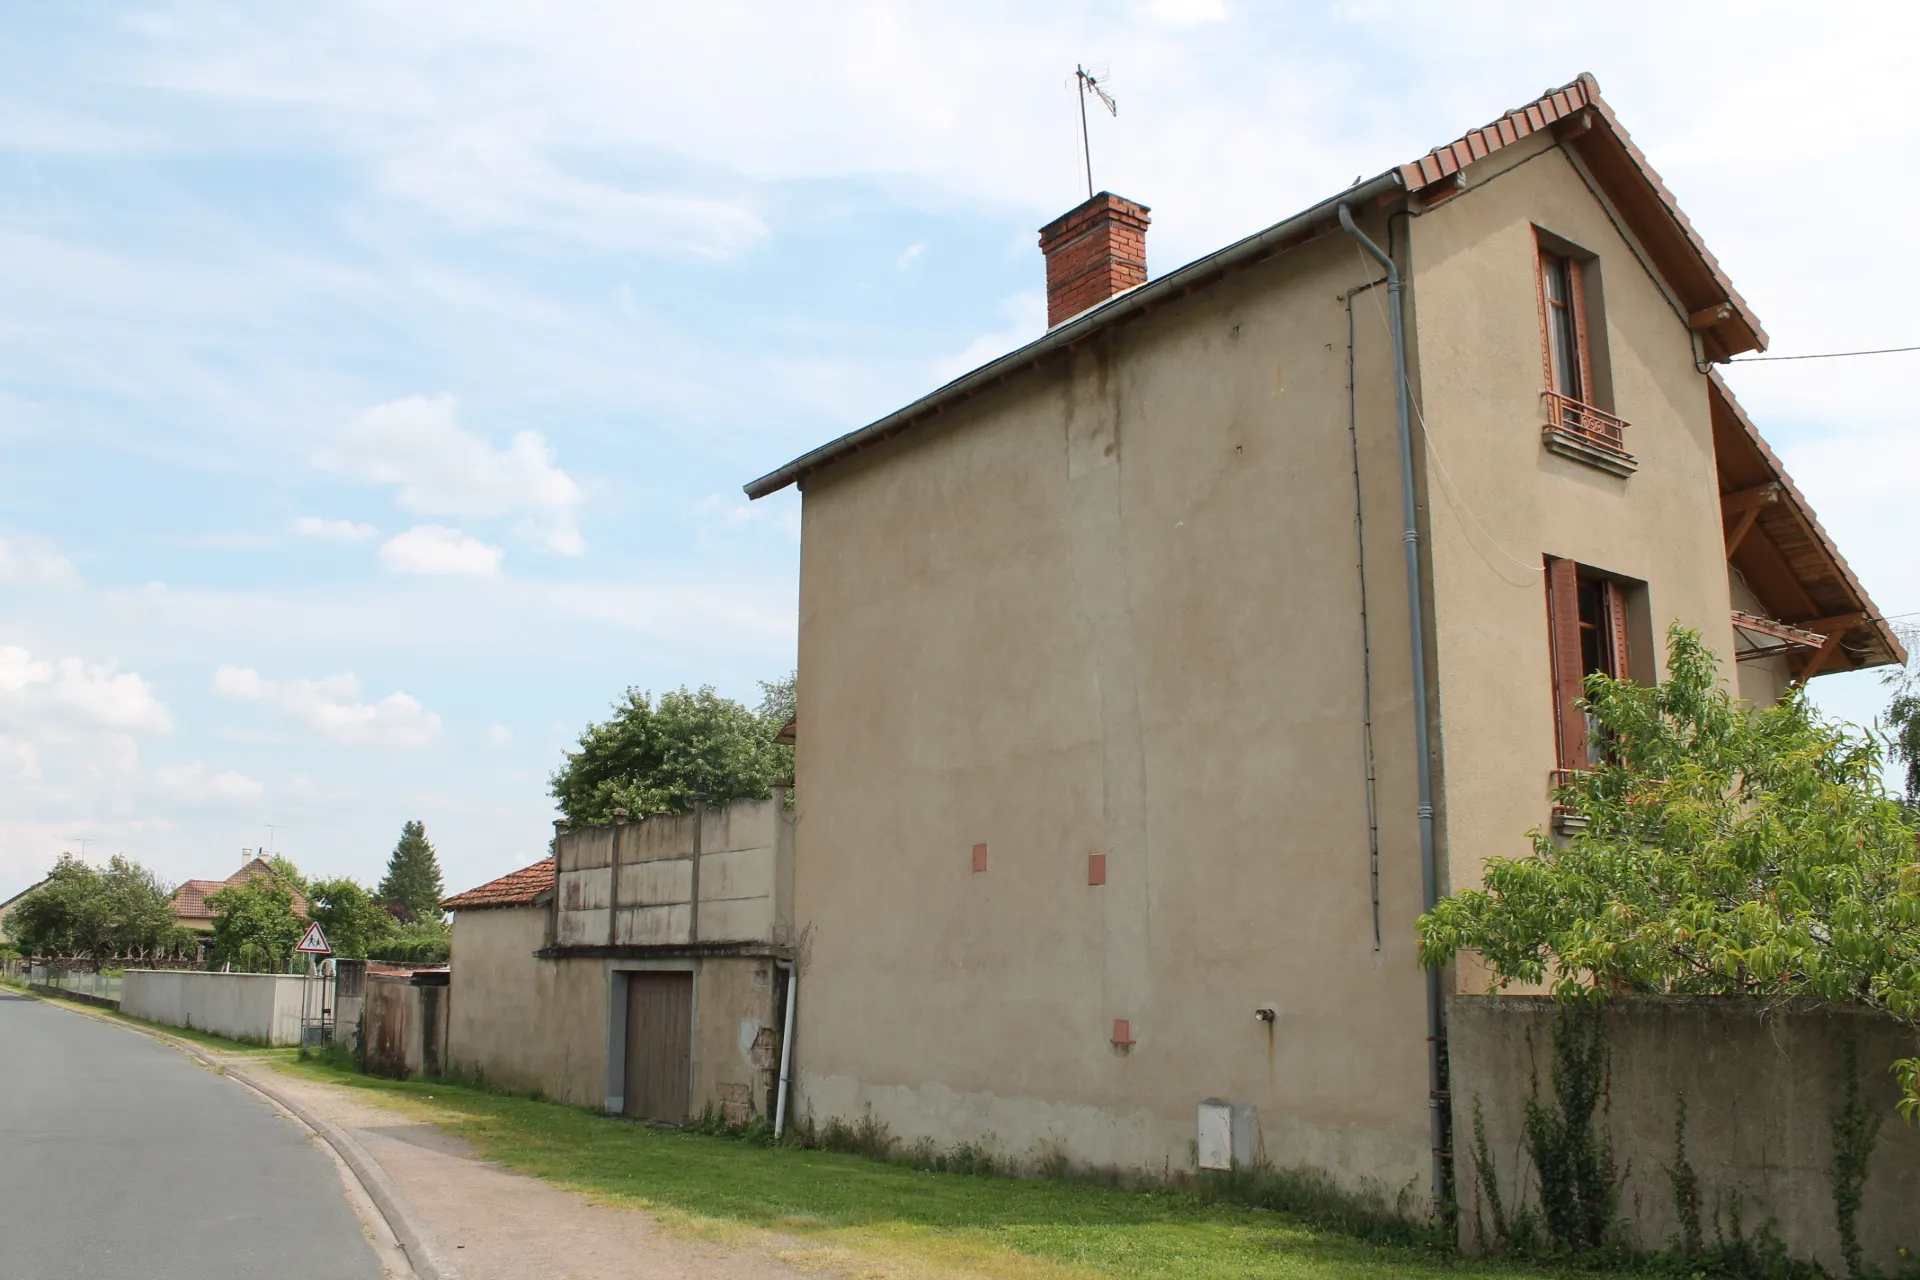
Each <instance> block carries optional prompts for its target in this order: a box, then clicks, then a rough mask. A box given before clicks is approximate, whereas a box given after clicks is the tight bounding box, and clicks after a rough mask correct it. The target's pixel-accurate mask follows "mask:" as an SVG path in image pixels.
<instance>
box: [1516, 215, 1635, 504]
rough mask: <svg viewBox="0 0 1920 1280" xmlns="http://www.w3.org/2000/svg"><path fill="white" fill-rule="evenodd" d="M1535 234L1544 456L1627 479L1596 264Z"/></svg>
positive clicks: (1628, 464) (1629, 462)
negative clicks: (1548, 454) (1550, 454)
mask: <svg viewBox="0 0 1920 1280" xmlns="http://www.w3.org/2000/svg"><path fill="white" fill-rule="evenodd" d="M1535 234H1536V237H1537V244H1538V261H1537V270H1536V276H1537V282H1538V285H1539V293H1540V348H1541V356H1542V358H1543V359H1542V363H1543V364H1544V366H1545V370H1544V371H1545V374H1546V380H1547V385H1546V392H1545V394H1544V395H1543V396H1542V399H1543V400H1544V402H1545V414H1546V420H1547V422H1546V433H1545V437H1544V439H1545V443H1546V446H1547V449H1548V450H1549V451H1550V452H1553V453H1557V454H1560V455H1561V456H1562V457H1567V458H1572V459H1574V460H1575V461H1576V462H1584V463H1586V464H1587V465H1588V466H1591V467H1598V468H1599V469H1600V470H1602V471H1606V472H1610V473H1611V474H1613V475H1616V476H1628V475H1632V474H1633V472H1634V469H1635V468H1636V467H1638V466H1639V463H1638V462H1636V461H1635V459H1634V456H1633V455H1632V454H1631V453H1629V452H1627V424H1626V423H1625V422H1623V421H1621V420H1620V419H1619V418H1617V417H1615V416H1614V415H1613V412H1612V409H1613V386H1612V381H1613V379H1612V369H1611V366H1610V364H1609V361H1608V358H1607V326H1606V319H1605V315H1604V311H1603V308H1602V305H1601V303H1602V298H1601V293H1600V260H1599V259H1598V258H1596V257H1594V256H1593V255H1592V254H1590V253H1587V252H1586V251H1585V250H1583V249H1580V248H1578V247H1576V246H1574V245H1572V244H1569V243H1568V242H1567V241H1565V240H1562V239H1560V237H1558V236H1555V235H1553V234H1551V233H1550V232H1547V231H1544V230H1540V229H1539V228H1535Z"/></svg>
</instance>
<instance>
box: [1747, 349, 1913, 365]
mask: <svg viewBox="0 0 1920 1280" xmlns="http://www.w3.org/2000/svg"><path fill="white" fill-rule="evenodd" d="M1902 351H1920V347H1880V348H1878V349H1876V350H1873V351H1822V352H1820V353H1818V354H1817V355H1810V356H1741V357H1740V358H1738V359H1735V360H1723V361H1722V362H1721V363H1722V364H1760V363H1762V362H1763V361H1767V360H1839V359H1841V358H1842V357H1845V356H1891V355H1898V354H1899V353H1901V352H1902Z"/></svg>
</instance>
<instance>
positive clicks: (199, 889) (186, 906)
mask: <svg viewBox="0 0 1920 1280" xmlns="http://www.w3.org/2000/svg"><path fill="white" fill-rule="evenodd" d="M272 874H273V868H272V867H270V866H268V865H267V862H266V859H264V858H254V859H251V860H250V861H248V863H247V864H246V865H245V866H244V867H241V868H240V869H239V870H238V871H236V872H234V873H233V874H232V875H230V876H228V877H227V878H226V879H225V880H189V881H187V882H186V883H185V884H182V885H181V886H180V887H179V888H178V889H175V890H174V891H173V897H171V898H169V899H168V900H167V905H168V906H169V907H170V908H172V910H173V918H174V919H175V920H177V921H179V922H180V924H181V925H182V926H183V927H184V928H188V929H192V930H193V931H194V932H196V933H211V932H213V922H214V920H215V919H217V918H218V917H217V916H216V915H215V913H214V910H213V908H212V907H209V906H208V905H207V899H208V898H209V897H211V896H212V895H213V894H215V893H218V892H219V891H220V890H222V889H225V888H227V887H228V886H229V885H236V884H245V883H246V882H247V881H249V880H251V879H253V878H254V877H256V876H265V875H272ZM293 914H295V915H297V916H299V917H301V918H302V919H305V918H306V914H307V899H306V895H304V894H302V893H301V892H300V891H299V890H298V889H294V890H293Z"/></svg>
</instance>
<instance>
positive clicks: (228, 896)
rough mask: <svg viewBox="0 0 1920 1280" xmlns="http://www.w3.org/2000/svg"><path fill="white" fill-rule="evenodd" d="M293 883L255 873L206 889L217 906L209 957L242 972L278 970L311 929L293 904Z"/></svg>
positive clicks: (284, 966)
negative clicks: (238, 880) (210, 891)
mask: <svg viewBox="0 0 1920 1280" xmlns="http://www.w3.org/2000/svg"><path fill="white" fill-rule="evenodd" d="M293 892H294V891H293V886H292V885H289V884H288V883H286V881H284V880H282V879H281V878H280V877H279V876H277V875H265V876H255V877H253V879H251V880H246V881H242V882H241V883H240V884H230V885H227V886H226V887H225V888H223V889H220V890H218V891H216V892H214V893H210V894H208V895H207V906H208V907H210V908H211V909H212V910H213V912H214V921H213V942H212V945H211V946H210V947H209V948H208V959H209V960H211V961H212V963H213V964H214V965H216V966H220V965H227V966H231V967H232V968H233V969H235V970H237V971H239V972H242V973H279V972H282V971H283V970H285V969H286V967H287V962H288V961H289V960H290V959H291V958H292V956H293V949H294V948H295V947H296V946H298V945H299V944H300V938H301V935H302V934H304V933H305V932H306V931H307V922H306V921H304V920H302V919H301V918H300V917H299V916H298V915H296V914H294V910H293Z"/></svg>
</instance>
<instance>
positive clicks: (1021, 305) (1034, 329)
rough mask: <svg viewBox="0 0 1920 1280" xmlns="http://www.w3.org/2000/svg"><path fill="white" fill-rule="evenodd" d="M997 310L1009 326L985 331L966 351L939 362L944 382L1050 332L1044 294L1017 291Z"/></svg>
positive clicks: (938, 374)
mask: <svg viewBox="0 0 1920 1280" xmlns="http://www.w3.org/2000/svg"><path fill="white" fill-rule="evenodd" d="M996 309H997V310H998V311H999V312H1000V316H1001V318H1002V319H1004V320H1005V321H1006V322H1007V323H1006V325H1005V327H1004V328H1000V329H996V330H994V331H993V332H992V333H983V334H981V335H980V336H979V337H977V338H975V339H974V340H973V341H972V342H969V343H968V344H967V345H966V347H965V348H964V349H963V350H961V351H959V352H956V353H955V354H953V355H951V356H947V357H945V358H943V359H941V360H937V361H935V362H934V375H935V377H937V378H938V379H939V380H940V381H941V382H950V381H952V380H953V379H955V378H957V377H959V376H960V375H961V374H963V373H971V372H972V371H973V370H975V369H978V368H979V367H980V366H981V365H983V364H986V363H987V362H988V361H989V360H993V359H997V358H998V357H1000V356H1003V355H1005V354H1007V352H1009V351H1012V350H1013V349H1014V348H1015V347H1018V346H1021V345H1023V344H1025V343H1028V342H1031V341H1033V340H1034V339H1035V338H1037V337H1039V336H1040V335H1041V334H1043V333H1045V332H1046V331H1047V298H1046V295H1045V294H1043V293H1016V294H1014V295H1013V296H1012V297H1008V298H1002V299H1001V300H1000V305H999V307H998V308H996Z"/></svg>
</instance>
